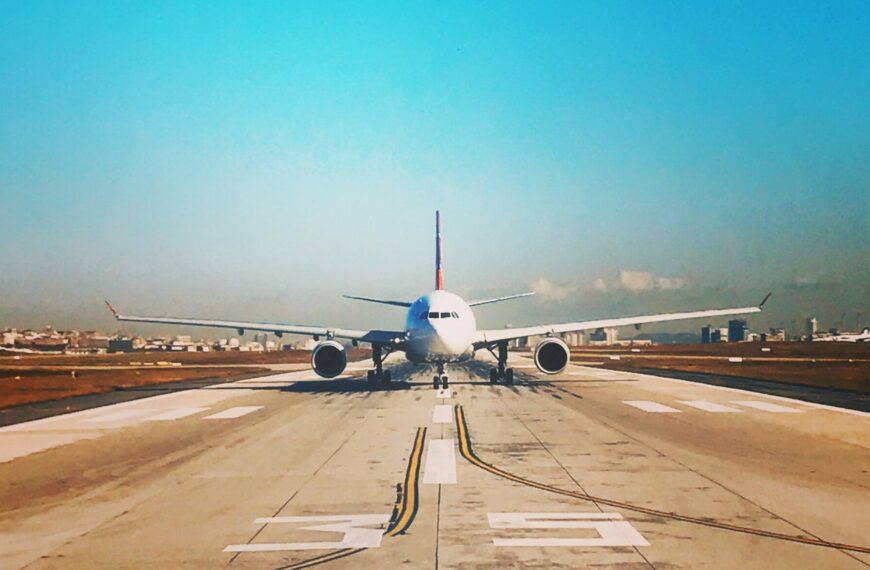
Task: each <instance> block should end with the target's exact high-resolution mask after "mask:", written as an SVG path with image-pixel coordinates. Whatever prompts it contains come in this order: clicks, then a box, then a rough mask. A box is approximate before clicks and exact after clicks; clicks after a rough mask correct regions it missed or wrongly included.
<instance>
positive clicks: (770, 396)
mask: <svg viewBox="0 0 870 570" xmlns="http://www.w3.org/2000/svg"><path fill="white" fill-rule="evenodd" d="M593 370H597V369H594V368H593ZM620 372H621V373H622V374H624V375H626V376H629V377H634V378H637V379H641V380H664V381H665V382H674V383H677V384H683V385H686V384H689V385H691V386H704V387H707V388H711V389H713V390H724V391H726V392H734V393H736V394H742V395H746V396H753V397H756V398H768V399H770V400H779V401H782V402H788V403H790V404H796V405H799V406H807V407H810V408H817V409H820V410H828V411H830V412H840V413H841V414H849V415H852V416H859V417H864V418H870V412H862V411H861V410H852V409H849V408H838V407H837V406H829V405H827V404H818V403H816V402H807V401H806V400H798V399H797V398H787V397H786V396H776V395H774V394H767V393H765V392H753V391H752V390H742V389H740V388H731V387H730V386H716V385H715V384H705V383H703V382H692V381H691V380H680V379H679V378H668V377H666V376H653V375H652V374H640V373H638V372H624V371H620Z"/></svg>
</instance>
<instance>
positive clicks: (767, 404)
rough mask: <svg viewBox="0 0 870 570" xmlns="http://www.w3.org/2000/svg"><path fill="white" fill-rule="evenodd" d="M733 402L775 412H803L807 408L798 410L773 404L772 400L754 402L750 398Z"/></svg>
mask: <svg viewBox="0 0 870 570" xmlns="http://www.w3.org/2000/svg"><path fill="white" fill-rule="evenodd" d="M731 403H732V404H737V405H739V406H746V407H747V408H755V409H756V410H763V411H765V412H773V413H774V414H802V413H804V412H805V411H806V410H798V409H796V408H787V407H786V406H780V405H779V404H771V403H770V402H753V401H749V400H741V401H733V402H731Z"/></svg>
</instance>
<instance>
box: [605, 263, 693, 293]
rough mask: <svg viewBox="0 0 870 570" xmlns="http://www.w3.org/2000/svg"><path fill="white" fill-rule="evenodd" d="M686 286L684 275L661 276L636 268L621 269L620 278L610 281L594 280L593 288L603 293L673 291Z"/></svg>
mask: <svg viewBox="0 0 870 570" xmlns="http://www.w3.org/2000/svg"><path fill="white" fill-rule="evenodd" d="M685 286H686V280H685V279H683V278H682V277H661V276H658V275H654V274H652V273H650V272H649V271H637V270H634V269H621V270H620V271H619V278H618V279H614V280H610V281H608V280H607V279H605V278H603V277H599V278H598V279H596V280H595V281H593V282H592V288H593V289H595V290H596V291H600V292H602V293H607V292H609V291H620V290H622V291H631V292H632V293H641V292H643V291H673V290H676V289H682V288H684V287H685Z"/></svg>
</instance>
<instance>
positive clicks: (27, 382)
mask: <svg viewBox="0 0 870 570" xmlns="http://www.w3.org/2000/svg"><path fill="white" fill-rule="evenodd" d="M268 372H269V370H268V369H267V368H178V369H173V368H166V369H151V370H140V369H134V370H82V371H76V378H73V377H72V376H71V373H70V371H67V370H63V371H61V370H54V371H51V370H38V369H37V370H8V369H0V408H8V407H12V406H18V405H22V404H32V403H36V402H46V401H49V400H59V399H61V398H69V397H71V396H83V395H86V394H101V393H104V392H111V391H113V390H119V389H125V388H135V387H139V386H148V385H153V384H165V383H167V382H178V381H179V380H198V379H203V378H226V379H230V378H241V377H243V376H249V375H262V374H267V373H268Z"/></svg>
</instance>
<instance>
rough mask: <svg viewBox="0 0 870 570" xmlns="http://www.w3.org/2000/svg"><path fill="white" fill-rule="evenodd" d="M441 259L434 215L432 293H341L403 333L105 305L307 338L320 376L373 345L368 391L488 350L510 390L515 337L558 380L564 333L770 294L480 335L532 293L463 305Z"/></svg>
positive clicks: (493, 377) (712, 312) (440, 382)
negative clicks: (399, 365)
mask: <svg viewBox="0 0 870 570" xmlns="http://www.w3.org/2000/svg"><path fill="white" fill-rule="evenodd" d="M441 253H442V245H441V213H440V212H439V211H436V212H435V290H434V291H432V292H430V293H427V294H425V295H423V296H422V297H420V298H418V299H417V300H415V301H397V300H392V299H379V298H373V297H362V296H358V295H344V297H345V298H348V299H354V300H359V301H365V302H369V303H380V304H384V305H392V306H396V307H403V308H406V309H407V314H406V317H405V326H404V328H403V329H402V330H351V329H343V328H333V327H322V326H309V325H294V324H283V323H260V322H244V321H217V320H202V319H191V318H176V317H139V316H130V315H123V314H121V313H119V312H118V311H117V310H116V309H115V307H113V306H112V304H111V303H109V302H108V301H106V305H108V307H109V310H110V311H111V312H112V315H114V317H115V319H117V320H118V321H132V322H142V323H158V324H166V325H187V326H202V327H215V328H225V329H236V331H237V332H238V333H239V335H243V334H244V333H245V331H246V330H252V331H265V332H270V333H274V334H275V335H276V336H278V337H279V338H280V337H281V336H282V335H284V334H296V335H304V336H310V337H312V338H313V339H314V340H315V341H316V342H318V344H317V345H316V346H315V347H314V349H313V350H312V352H311V367H312V368H313V370H314V372H315V373H317V374H318V375H319V376H320V377H322V378H335V377H336V376H339V375H340V374H341V373H342V372H344V370H345V368H346V367H347V354H346V352H345V348H344V345H342V344H340V343H339V342H338V341H337V340H336V339H343V340H345V341H347V340H349V341H351V344H352V345H353V346H357V345H358V344H359V343H367V344H370V345H371V347H372V360H373V363H374V369H372V370H369V371H368V372H367V382H368V385H369V387H374V386H376V385H377V384H378V383H379V382H380V383H383V384H387V385H388V384H389V383H390V382H391V380H392V378H391V374H390V371H389V370H384V367H383V362H384V359H385V358H386V357H387V356H388V355H389V354H391V353H393V352H404V354H405V357H406V359H407V360H409V361H410V362H412V363H414V364H428V365H433V366H434V367H435V368H436V370H437V373H436V374H435V376H434V377H433V380H432V384H433V386H434V387H435V388H438V387H439V386H440V387H441V388H447V387H448V385H449V378H448V376H447V374H446V372H445V366H446V365H447V364H448V363H455V362H464V361H468V360H471V359H472V358H474V356H475V353H476V352H477V351H479V350H487V351H489V352H490V353H491V354H492V355H493V356H494V357H495V359H496V366H495V367H493V368H491V369H490V374H489V380H490V382H491V383H493V384H495V383H498V382H499V381H503V382H504V383H505V384H508V385H510V384H513V382H514V371H513V369H512V368H508V366H507V360H508V344H509V343H510V342H511V341H514V340H517V339H524V338H528V337H531V336H543V337H544V338H543V339H542V340H541V341H540V342H538V343H537V345H536V347H535V350H534V363H535V366H536V367H537V368H538V370H540V371H541V372H543V373H545V374H549V375H553V374H559V373H560V372H562V371H563V370H564V369H565V368H566V366H567V365H568V363H569V362H570V360H571V353H570V350H569V349H568V346H567V345H566V344H565V342H564V341H562V339H561V338H560V337H559V335H560V334H563V333H568V332H578V331H588V330H599V329H604V328H609V327H619V326H626V325H634V326H635V327H638V328H639V327H640V325H642V324H647V323H659V322H665V321H677V320H685V319H696V318H703V317H715V316H723V315H740V314H747V313H758V312H760V311H761V310H762V309H763V308H764V305H765V303H767V301H768V299H770V295H771V294H770V293H768V294H767V296H766V297H765V298H764V300H762V301H761V303H760V304H758V305H756V306H751V307H737V308H729V309H708V310H701V311H691V312H683V313H663V314H657V315H641V316H635V317H621V318H614V319H597V320H591V321H579V322H569V323H559V324H544V325H535V326H528V327H520V328H504V329H484V330H479V329H478V328H477V322H476V320H475V317H474V312H473V311H472V307H479V306H482V305H488V304H492V303H501V302H503V301H508V300H512V299H519V298H523V297H528V296H530V295H532V294H533V293H518V294H514V295H508V296H504V297H495V298H491V299H482V300H478V301H471V302H466V301H464V300H463V299H462V298H461V297H460V296H459V295H456V294H455V293H451V292H449V291H447V290H445V289H444V270H443V267H442V258H441Z"/></svg>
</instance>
